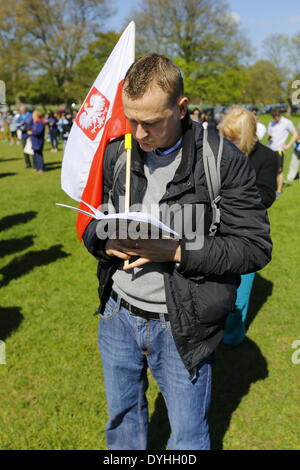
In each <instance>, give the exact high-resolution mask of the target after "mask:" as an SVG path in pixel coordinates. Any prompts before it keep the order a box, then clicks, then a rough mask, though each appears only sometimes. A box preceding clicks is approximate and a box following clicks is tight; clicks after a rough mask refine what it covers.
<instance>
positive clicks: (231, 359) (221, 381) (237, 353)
mask: <svg viewBox="0 0 300 470" xmlns="http://www.w3.org/2000/svg"><path fill="white" fill-rule="evenodd" d="M267 377H268V364H267V361H266V359H265V357H264V356H263V355H262V353H261V351H260V349H259V347H258V346H257V345H256V344H255V343H254V342H253V341H251V340H250V339H249V338H246V339H245V341H244V343H243V344H242V345H241V346H239V347H238V348H235V349H233V350H223V349H219V350H218V351H217V353H216V362H215V365H214V368H213V385H212V404H211V408H210V412H209V427H210V436H211V447H212V449H213V450H222V449H223V439H224V436H225V434H226V431H227V430H228V428H229V426H230V421H231V416H232V414H233V413H234V411H235V410H236V409H237V408H238V406H239V404H240V402H241V400H242V398H243V397H244V396H246V395H248V393H249V390H250V386H251V384H253V383H255V382H257V381H258V380H264V379H266V378H267Z"/></svg>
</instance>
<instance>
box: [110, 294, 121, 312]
mask: <svg viewBox="0 0 300 470" xmlns="http://www.w3.org/2000/svg"><path fill="white" fill-rule="evenodd" d="M110 296H111V297H112V299H113V300H114V301H115V302H116V303H117V308H118V311H120V309H121V300H122V299H121V297H120V296H119V294H117V293H116V292H115V291H114V290H112V291H111V294H110ZM116 297H117V298H116Z"/></svg>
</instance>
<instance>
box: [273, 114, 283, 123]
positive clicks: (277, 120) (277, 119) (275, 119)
mask: <svg viewBox="0 0 300 470" xmlns="http://www.w3.org/2000/svg"><path fill="white" fill-rule="evenodd" d="M273 119H274V121H275V122H279V121H280V119H281V116H280V115H278V114H275V116H273Z"/></svg>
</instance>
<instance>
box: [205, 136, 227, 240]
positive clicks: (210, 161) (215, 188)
mask: <svg viewBox="0 0 300 470" xmlns="http://www.w3.org/2000/svg"><path fill="white" fill-rule="evenodd" d="M223 143H224V138H223V136H220V145H219V150H218V155H217V162H216V157H215V154H214V152H213V150H212V148H211V146H210V145H209V143H208V132H207V129H204V131H203V164H204V171H205V177H206V182H207V187H208V192H209V196H210V203H211V207H212V223H211V226H210V228H209V236H211V237H214V236H215V235H216V232H217V229H218V225H219V224H220V220H221V213H220V208H219V204H220V200H221V195H220V191H221V157H222V152H223Z"/></svg>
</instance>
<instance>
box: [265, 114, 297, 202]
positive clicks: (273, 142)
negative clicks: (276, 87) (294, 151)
mask: <svg viewBox="0 0 300 470" xmlns="http://www.w3.org/2000/svg"><path fill="white" fill-rule="evenodd" d="M272 117H273V121H272V122H270V124H269V126H268V139H269V142H270V148H271V149H272V150H274V151H275V152H276V153H277V158H278V175H277V193H276V196H277V197H278V196H281V193H282V187H283V164H284V150H288V149H289V148H291V146H292V145H293V144H294V142H296V140H297V139H298V133H297V131H296V129H295V126H294V124H293V123H292V121H290V120H289V119H287V118H285V117H283V116H281V114H280V111H279V110H278V109H274V110H273V111H272ZM289 134H291V139H290V141H289V142H288V143H287V144H286V140H287V138H288V136H289Z"/></svg>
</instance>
